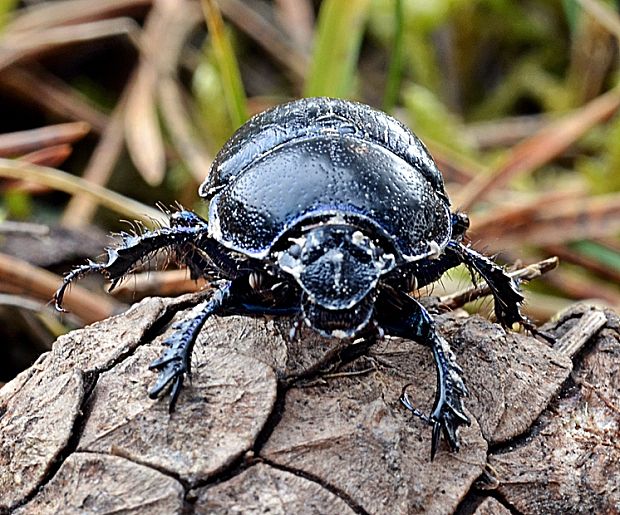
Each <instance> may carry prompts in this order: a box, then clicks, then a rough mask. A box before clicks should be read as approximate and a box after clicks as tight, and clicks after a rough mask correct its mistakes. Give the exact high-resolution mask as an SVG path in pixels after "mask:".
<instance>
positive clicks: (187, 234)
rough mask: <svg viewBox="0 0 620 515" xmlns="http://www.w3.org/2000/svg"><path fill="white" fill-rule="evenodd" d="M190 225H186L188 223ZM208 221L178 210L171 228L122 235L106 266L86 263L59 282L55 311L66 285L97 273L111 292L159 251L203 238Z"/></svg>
mask: <svg viewBox="0 0 620 515" xmlns="http://www.w3.org/2000/svg"><path fill="white" fill-rule="evenodd" d="M190 221H191V222H192V224H193V225H189V222H190ZM206 234H207V222H206V221H205V220H203V219H202V218H200V217H199V216H198V215H196V214H194V213H192V212H191V211H179V212H177V213H174V214H173V215H172V216H171V218H170V227H162V228H160V229H157V230H154V231H144V232H143V233H142V234H129V233H123V234H121V242H120V243H119V244H118V245H117V246H116V247H112V248H108V249H107V253H108V260H107V262H106V263H95V262H93V261H90V260H89V261H88V263H87V264H86V265H81V266H78V267H76V268H74V269H73V270H71V271H70V272H69V273H68V274H67V275H66V276H65V277H64V278H63V281H62V284H61V285H60V288H58V290H56V293H55V294H54V302H55V305H56V309H57V310H59V311H63V308H62V301H63V297H64V295H65V291H66V289H67V288H68V287H69V285H70V284H71V283H72V282H73V281H75V280H77V279H80V278H82V277H84V276H85V275H89V274H92V273H94V272H98V273H101V274H103V275H104V276H106V277H107V278H108V279H109V280H110V281H112V285H111V286H110V290H113V289H114V288H115V286H116V285H117V284H118V283H119V282H120V281H121V280H122V279H123V278H124V277H125V276H126V275H127V274H128V273H130V272H131V271H132V269H133V268H134V267H135V266H136V265H137V264H138V263H140V262H141V261H144V260H145V259H148V258H149V257H150V256H152V255H153V254H155V253H156V252H158V251H160V250H162V249H166V248H167V249H171V250H182V249H183V248H186V247H187V246H188V245H191V244H192V243H194V242H196V241H199V240H200V238H206Z"/></svg>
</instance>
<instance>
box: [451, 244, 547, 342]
mask: <svg viewBox="0 0 620 515" xmlns="http://www.w3.org/2000/svg"><path fill="white" fill-rule="evenodd" d="M448 249H449V250H452V251H454V252H455V253H457V254H458V255H459V256H460V258H461V260H462V261H463V262H464V263H465V264H466V265H467V266H468V267H470V268H472V269H474V270H475V271H476V272H478V273H479V274H480V275H481V276H482V278H483V279H484V280H485V281H486V283H487V284H488V285H489V288H491V293H492V294H493V300H494V307H495V316H496V317H497V320H498V322H499V323H500V324H502V325H503V326H504V327H511V326H512V324H514V323H515V322H516V323H520V324H522V325H523V326H524V327H525V328H526V329H530V330H535V328H534V326H533V325H532V324H531V323H530V322H529V321H528V320H527V319H526V318H525V317H524V316H523V315H522V314H521V309H520V307H521V304H522V302H523V295H522V294H521V292H520V290H519V284H518V282H517V281H516V280H515V279H513V278H512V277H510V276H509V275H508V274H507V273H506V272H505V271H504V269H503V268H502V267H501V266H499V265H497V264H496V263H494V262H493V261H492V260H490V259H489V258H487V257H485V256H483V255H482V254H479V253H478V252H476V251H475V250H473V249H471V248H469V247H466V246H465V245H462V244H461V243H457V242H450V243H449V244H448Z"/></svg>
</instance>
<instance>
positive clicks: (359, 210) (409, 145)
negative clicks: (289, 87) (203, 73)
mask: <svg viewBox="0 0 620 515" xmlns="http://www.w3.org/2000/svg"><path fill="white" fill-rule="evenodd" d="M199 192H200V196H201V197H203V198H204V199H205V200H206V201H208V202H209V219H208V221H207V220H204V219H202V218H200V217H199V216H198V215H196V214H195V213H192V212H191V211H185V210H180V211H178V212H175V213H173V214H171V215H170V226H169V227H163V228H159V229H157V230H153V231H144V232H141V233H139V234H123V235H121V242H120V243H119V244H118V246H116V247H115V248H110V249H108V250H107V252H108V260H107V262H106V263H94V262H89V263H88V264H86V265H83V266H80V267H78V268H76V269H74V270H73V271H71V272H70V273H69V274H68V275H67V276H66V277H65V279H64V281H63V284H62V285H61V287H60V288H59V289H58V291H57V292H56V295H55V301H56V306H57V308H58V309H61V305H62V299H63V294H64V292H65V290H66V288H67V286H68V285H69V284H70V283H71V282H72V281H73V280H75V279H77V278H79V277H81V276H83V275H85V274H88V273H91V272H101V273H103V274H104V275H105V276H106V277H107V278H108V279H110V280H111V281H112V288H113V287H114V286H115V285H116V284H117V283H118V282H119V281H120V280H121V279H123V278H124V277H125V276H127V274H129V273H130V272H131V271H132V270H133V269H134V268H135V267H136V265H137V264H139V263H140V262H142V261H144V260H145V259H147V258H149V257H150V256H152V255H153V254H154V253H156V252H158V251H161V250H166V251H168V252H172V253H173V254H174V255H175V256H176V258H177V260H178V261H179V262H180V263H181V264H183V265H186V266H187V267H188V268H189V270H190V272H191V275H192V277H193V278H198V277H205V278H206V279H208V280H210V281H219V284H218V287H217V288H216V289H215V290H214V292H213V293H212V295H211V296H210V297H208V298H207V299H206V300H204V301H202V302H201V303H199V304H197V306H196V307H195V308H194V309H193V310H191V311H190V312H189V315H188V316H187V317H186V318H185V319H184V320H182V321H181V322H180V323H178V324H177V325H176V326H175V329H176V332H175V333H174V334H173V335H172V336H171V337H170V338H169V339H168V340H166V342H165V343H166V345H167V346H168V348H167V349H166V350H165V351H164V353H163V354H162V356H161V357H160V358H159V359H157V360H156V361H154V362H153V363H152V364H151V368H153V369H157V370H158V371H159V376H158V378H157V381H156V383H155V384H154V386H153V387H152V389H151V390H150V392H149V395H150V396H151V397H156V396H158V395H159V394H160V392H162V390H164V388H166V387H167V386H168V385H170V386H171V403H170V405H171V408H173V407H174V403H175V402H176V399H177V396H178V394H179V392H180V389H181V386H182V384H183V379H184V377H185V376H186V374H188V373H189V371H190V359H191V354H192V347H193V344H194V342H195V341H196V338H197V336H198V333H199V332H200V330H201V328H202V326H203V325H204V323H205V321H206V320H207V318H209V317H210V316H211V315H222V316H223V315H231V314H253V315H260V314H281V315H289V316H291V317H293V320H294V322H293V323H292V327H293V330H292V334H293V335H294V334H296V333H297V329H299V326H300V324H301V323H305V324H307V325H308V326H309V327H311V328H312V329H314V330H315V331H317V332H318V333H320V334H321V335H323V336H325V337H330V338H347V339H357V338H366V339H367V340H368V341H373V340H375V339H376V338H377V337H378V336H379V335H381V334H384V333H386V334H388V335H396V336H402V337H405V338H410V339H412V340H415V341H417V342H419V343H421V344H424V345H428V346H430V347H431V349H432V351H433V355H434V357H435V364H436V367H437V374H438V388H437V393H436V397H435V403H434V407H433V411H432V413H431V415H430V416H429V417H424V416H422V415H421V414H420V412H418V411H417V410H416V409H415V408H414V407H413V406H411V404H410V403H409V401H408V399H407V397H406V395H403V397H402V398H401V401H402V403H403V405H405V406H406V407H407V408H408V409H410V410H411V411H413V412H414V413H416V414H419V415H420V416H422V417H423V418H424V419H425V420H428V421H429V422H430V423H431V424H432V425H433V438H432V451H431V453H432V456H434V454H435V452H436V450H437V445H438V442H439V438H440V433H441V432H442V431H443V434H444V435H445V437H446V440H447V442H448V444H449V445H450V447H451V449H453V450H457V449H458V440H457V429H458V428H459V426H460V425H462V424H468V423H469V419H468V417H467V415H466V414H465V412H464V410H463V405H462V397H463V396H465V395H466V393H467V390H466V388H465V384H464V382H463V380H462V378H461V373H462V370H461V368H460V367H459V366H458V365H457V363H456V361H455V357H454V354H453V353H452V351H451V350H450V347H449V345H448V342H447V341H446V340H445V339H444V338H443V337H442V336H441V335H440V334H439V333H438V332H437V331H436V329H435V324H434V322H433V320H432V317H431V316H430V315H429V313H428V312H427V310H426V309H425V308H424V307H423V306H422V305H421V304H420V303H419V302H418V301H417V300H416V299H415V298H414V297H412V296H410V295H409V292H410V291H412V290H413V289H415V288H420V287H422V286H424V285H427V284H429V283H432V282H434V281H436V280H437V279H439V278H440V277H441V275H442V274H443V273H444V272H446V271H447V270H448V269H450V268H453V267H455V266H457V265H459V264H461V263H465V264H466V265H467V266H468V267H469V268H470V269H471V270H473V271H475V272H477V273H478V274H479V275H480V276H482V277H483V278H484V280H485V281H486V282H487V283H488V285H489V286H490V289H491V291H492V294H493V297H494V300H495V313H496V315H497V319H498V321H499V322H500V323H501V324H503V325H504V326H512V324H513V323H515V322H518V323H523V324H527V322H526V320H525V319H524V317H523V316H522V315H521V313H520V309H519V308H520V304H521V302H522V300H523V297H522V295H521V294H520V293H519V290H518V286H517V284H516V282H515V281H514V280H513V279H511V278H510V277H509V276H508V275H506V274H505V273H504V271H503V269H502V268H500V267H499V266H498V265H496V264H495V263H494V262H493V261H491V260H490V259H488V258H486V257H484V256H482V255H480V254H478V253H477V252H475V251H474V250H472V249H471V248H469V247H468V246H467V245H464V244H463V238H464V235H465V231H466V230H467V228H468V225H469V221H468V219H467V216H465V215H464V214H462V213H453V212H451V210H450V202H449V200H448V197H447V195H446V192H445V190H444V185H443V178H442V176H441V173H440V172H439V170H438V169H437V166H436V165H435V163H434V161H433V159H432V158H431V157H430V155H429V153H428V151H427V150H426V148H425V147H424V145H423V144H422V143H421V142H420V140H419V139H418V138H417V137H416V136H415V135H413V134H412V133H411V132H410V131H409V130H408V129H407V128H406V127H405V126H404V125H403V124H401V123H400V122H398V121H397V120H395V119H394V118H392V117H390V116H388V115H386V114H384V113H382V112H379V111H376V110H374V109H372V108H370V107H368V106H366V105H362V104H358V103H354V102H348V101H344V100H334V99H329V98H306V99H302V100H298V101H296V102H291V103H288V104H284V105H280V106H277V107H275V108H273V109H271V110H269V111H266V112H264V113H261V114H259V115H257V116H255V117H253V118H252V119H251V120H250V121H248V122H247V123H246V124H245V125H244V126H243V127H241V128H240V129H239V130H238V131H237V132H236V133H235V134H234V135H233V136H232V138H231V139H230V140H229V141H228V142H227V143H226V144H225V145H224V147H223V148H222V150H221V151H220V152H219V154H218V155H217V157H216V158H215V161H214V162H213V165H212V167H211V170H210V172H209V174H208V176H207V179H206V180H205V182H204V183H203V184H202V185H201V187H200V190H199Z"/></svg>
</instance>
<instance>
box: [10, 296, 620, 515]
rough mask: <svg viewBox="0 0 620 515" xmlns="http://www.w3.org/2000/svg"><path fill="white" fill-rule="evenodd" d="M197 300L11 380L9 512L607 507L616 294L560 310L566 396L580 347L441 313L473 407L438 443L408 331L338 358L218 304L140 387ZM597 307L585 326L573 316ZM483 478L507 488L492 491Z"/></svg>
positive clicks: (567, 368)
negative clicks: (453, 436)
mask: <svg viewBox="0 0 620 515" xmlns="http://www.w3.org/2000/svg"><path fill="white" fill-rule="evenodd" d="M190 299H191V296H185V297H182V298H179V299H174V300H170V299H146V300H145V301H143V302H141V303H140V304H137V305H135V306H134V307H132V308H131V309H130V310H129V311H128V312H127V313H125V314H123V315H120V316H118V317H114V318H111V319H108V320H105V321H103V322H100V323H98V324H95V325H93V326H90V327H87V328H85V329H82V330H79V331H74V332H72V333H70V334H68V335H66V336H63V337H61V338H59V340H58V341H57V342H56V344H55V345H54V348H53V349H52V351H51V352H49V353H48V354H47V355H45V356H44V357H43V358H41V360H39V362H38V363H37V364H36V365H35V366H33V368H32V369H30V370H28V371H26V372H25V373H23V374H21V375H20V376H19V377H17V378H16V379H15V380H13V381H12V382H10V383H8V384H7V385H6V386H5V387H4V388H3V389H2V390H0V512H7V511H8V510H10V509H13V508H19V509H20V510H21V512H22V513H56V512H58V511H59V509H60V508H59V507H61V508H62V510H63V511H65V512H68V513H72V512H75V513H77V512H84V511H87V512H89V513H109V512H118V511H124V512H125V511H126V512H136V513H147V512H149V513H181V512H182V510H186V512H187V511H189V512H195V513H265V512H267V511H268V510H271V511H270V513H291V512H297V513H311V512H320V513H386V514H387V513H389V514H399V513H403V514H404V513H424V512H426V513H452V512H454V511H455V510H456V509H458V507H459V506H464V505H468V506H472V503H473V509H476V510H477V511H476V513H503V512H505V511H506V510H507V509H509V508H510V509H513V508H516V509H517V510H519V512H521V513H524V514H527V513H556V512H557V513H560V512H562V513H568V512H570V511H571V510H570V506H569V503H570V502H573V501H575V502H578V503H580V504H579V506H587V507H588V508H592V510H594V511H596V512H605V511H611V512H613V509H612V508H613V507H614V504H613V503H618V502H619V501H618V499H617V495H618V492H620V488H618V486H619V485H618V483H617V482H618V479H617V478H618V477H620V465H619V463H620V456H618V446H617V442H616V441H615V440H616V438H614V436H613V435H614V434H616V435H617V434H618V424H619V420H620V417H619V415H618V413H619V412H618V410H617V407H618V406H619V405H620V402H619V398H618V397H619V394H618V391H619V390H620V379H619V376H620V372H619V370H620V368H619V365H618V363H620V360H619V359H618V358H619V354H620V346H619V344H618V340H619V338H620V337H619V336H618V334H619V330H620V327H619V325H620V324H619V323H618V317H617V316H616V315H613V314H612V313H609V312H603V311H600V310H597V311H595V312H594V313H596V314H595V315H592V311H588V309H587V308H575V310H574V311H571V312H570V313H567V314H565V315H564V316H563V317H562V319H561V320H560V321H559V322H557V323H555V324H554V325H550V326H549V327H547V328H546V330H547V332H550V333H552V334H556V335H558V336H559V337H560V338H561V337H562V335H563V334H565V333H567V332H569V330H570V329H571V328H572V327H576V329H573V330H572V332H571V333H570V334H577V335H579V338H580V339H581V345H585V347H584V349H582V351H581V352H580V353H579V354H578V356H577V358H576V364H577V365H576V369H575V371H574V372H573V377H574V378H575V381H576V383H577V384H576V386H573V388H568V389H566V388H565V389H564V390H562V392H563V393H562V395H561V398H560V399H559V400H558V397H557V396H558V392H560V390H561V388H562V387H563V385H566V384H567V381H568V384H570V381H571V380H570V378H569V376H570V374H571V371H572V370H573V363H572V362H571V360H570V358H569V357H568V356H566V355H565V354H563V353H562V352H559V351H558V350H555V349H553V348H551V347H550V346H548V345H547V344H545V343H543V342H540V341H538V340H536V339H533V338H531V337H529V336H526V335H522V334H514V333H506V332H505V331H504V330H503V329H501V328H500V327H499V326H497V325H495V324H492V323H489V322H487V321H485V320H483V319H481V318H479V317H463V316H459V315H458V314H456V313H451V314H446V315H440V316H437V317H436V319H437V323H438V326H439V328H440V330H441V332H442V333H443V334H444V335H445V336H446V338H447V339H448V340H449V341H450V342H451V344H452V347H453V349H454V351H455V353H456V355H457V358H458V361H459V363H460V364H461V365H462V367H463V369H464V377H465V378H466V382H467V386H468V388H469V390H470V396H469V397H468V398H466V399H465V401H466V404H465V406H466V409H467V410H468V414H469V415H470V417H471V419H472V425H471V426H470V427H463V428H462V429H461V431H460V440H461V450H460V452H459V453H458V454H453V453H450V452H449V451H448V450H447V446H446V445H445V443H442V445H441V446H440V450H439V453H438V455H437V457H436V459H435V461H434V462H430V460H429V454H430V427H429V426H428V425H426V424H425V423H423V422H422V421H421V420H419V419H416V418H412V416H411V414H410V413H409V412H407V411H406V410H404V409H403V408H402V407H401V406H400V403H399V402H398V397H399V395H400V393H401V388H402V386H403V385H404V384H406V383H412V385H411V386H410V387H409V388H408V390H407V391H408V394H409V396H410V398H411V400H412V402H413V403H415V405H416V406H417V407H419V408H420V409H422V410H423V411H426V412H428V411H430V408H431V406H432V403H433V396H434V392H435V384H436V380H435V371H434V366H433V362H432V356H431V353H430V350H429V349H427V348H425V347H422V346H420V345H417V344H415V343H413V342H410V341H407V340H402V339H392V338H387V339H386V340H385V341H383V342H379V343H378V344H376V345H375V346H374V347H372V348H371V349H370V350H369V351H368V352H366V353H365V354H364V355H363V356H362V357H359V358H357V359H356V360H354V361H353V362H351V363H348V364H344V365H342V364H341V365H340V366H338V359H337V358H338V356H339V351H340V350H342V349H343V348H345V346H339V347H338V346H336V345H335V344H334V342H333V341H328V340H323V339H320V338H318V337H316V336H315V335H313V334H311V333H309V332H304V334H303V335H302V338H301V339H300V341H298V342H289V340H288V330H289V327H290V321H288V320H272V319H256V318H246V317H229V318H213V319H212V320H211V321H209V322H208V323H207V325H206V326H205V328H204V330H203V332H202V333H201V336H200V338H199V342H198V344H197V346H196V349H195V354H194V359H193V362H194V368H193V376H192V381H191V382H187V383H186V386H185V387H184V389H183V391H182V392H181V395H180V398H179V401H178V404H177V409H176V411H175V412H174V413H173V414H171V415H170V414H169V413H168V400H167V399H159V400H155V401H153V400H150V399H149V398H148V397H147V396H146V390H147V389H148V387H149V386H150V385H151V384H152V383H153V381H154V380H155V374H154V373H152V372H149V371H148V369H147V366H148V363H149V362H150V361H151V360H152V359H153V358H155V357H156V356H157V355H158V354H159V353H160V352H161V349H162V341H163V339H164V338H165V337H166V336H167V334H169V331H170V330H171V329H170V328H169V327H168V328H167V327H166V324H167V323H168V322H170V320H169V319H170V318H171V313H172V312H173V310H174V309H176V307H180V306H186V305H188V302H189V300H190ZM588 313H590V315H589V316H587V317H586V319H585V320H586V322H585V326H587V327H589V328H590V331H591V332H592V331H595V330H598V332H597V333H596V334H594V333H593V334H591V335H590V337H588V336H587V335H585V336H584V334H583V333H584V331H583V330H582V329H579V325H580V321H581V320H582V318H583V316H584V314H585V315H587V314H588ZM601 313H604V317H605V324H604V325H603V326H601V318H600V317H601V315H600V314H601ZM614 317H615V318H614ZM594 319H597V320H598V322H597V323H596V324H592V320H594ZM570 334H569V335H570ZM571 338H572V337H571ZM560 347H561V348H563V347H562V346H560ZM571 347H572V345H571ZM326 355H329V356H331V357H332V358H333V359H332V360H331V362H329V363H324V370H323V371H322V372H321V373H318V374H311V375H308V371H312V370H314V369H315V368H316V364H317V363H322V362H324V361H325V360H324V358H325V356H326ZM579 395H581V397H579ZM586 406H587V407H588V409H587V410H586ZM614 431H615V433H614ZM489 446H490V449H491V450H490V451H489ZM489 453H490V454H489ZM565 453H566V454H565ZM492 476H495V477H494V479H492ZM485 480H486V483H485ZM489 483H491V484H489ZM488 488H498V489H499V497H498V498H497V499H501V501H502V503H505V505H502V503H500V502H499V501H498V500H497V499H495V500H493V501H491V500H484V496H485V495H486V489H488ZM614 488H615V490H614ZM88 492H91V493H90V494H89V493H88ZM92 492H97V493H98V494H97V495H95V494H93V493H92ZM473 492H475V495H473ZM554 496H556V497H554ZM588 496H589V499H590V500H589V501H586V500H585V499H586V498H588ZM614 496H616V497H614ZM476 499H482V500H483V502H482V504H480V503H479V502H478V504H479V505H477V504H476ZM562 499H564V501H562ZM592 499H594V500H592ZM587 502H589V504H586V503H587ZM572 506H578V505H577V504H573V505H572ZM615 506H616V508H617V506H620V504H615ZM144 507H150V508H149V509H146V508H144ZM556 508H557V509H559V511H554V510H555V509H556ZM560 508H561V509H560ZM145 510H146V511H145ZM149 510H150V511H149ZM481 510H482V511H481Z"/></svg>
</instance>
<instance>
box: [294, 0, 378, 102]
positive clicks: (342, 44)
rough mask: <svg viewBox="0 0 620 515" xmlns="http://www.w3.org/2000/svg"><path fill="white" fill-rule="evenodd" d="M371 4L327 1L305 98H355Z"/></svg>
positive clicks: (361, 0) (354, 0) (355, 0)
mask: <svg viewBox="0 0 620 515" xmlns="http://www.w3.org/2000/svg"><path fill="white" fill-rule="evenodd" d="M369 6H370V0H325V1H324V2H323V4H322V5H321V10H320V12H319V20H318V28H317V32H316V35H315V40H314V52H313V55H312V63H311V65H310V73H309V75H308V79H307V81H306V84H305V89H304V96H306V97H314V96H329V97H348V96H350V95H351V92H352V86H353V82H354V81H353V79H354V76H355V69H356V67H357V57H358V54H359V49H360V44H361V42H362V36H363V34H364V28H365V25H366V18H367V15H368V8H369Z"/></svg>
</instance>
